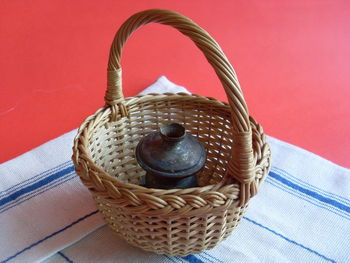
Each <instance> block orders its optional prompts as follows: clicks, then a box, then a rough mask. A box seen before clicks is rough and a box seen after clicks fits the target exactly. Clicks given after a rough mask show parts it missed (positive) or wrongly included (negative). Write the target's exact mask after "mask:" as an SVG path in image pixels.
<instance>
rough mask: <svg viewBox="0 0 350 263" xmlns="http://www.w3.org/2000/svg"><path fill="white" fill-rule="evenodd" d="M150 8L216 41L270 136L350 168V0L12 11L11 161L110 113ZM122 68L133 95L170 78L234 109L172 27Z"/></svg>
mask: <svg viewBox="0 0 350 263" xmlns="http://www.w3.org/2000/svg"><path fill="white" fill-rule="evenodd" d="M149 8H165V9H171V10H174V11H178V12H180V13H182V14H184V15H186V16H188V17H190V18H192V19H193V20H194V21H195V22H197V23H198V24H199V25H200V26H202V27H203V28H204V29H206V30H207V31H208V32H209V33H210V34H211V35H212V36H213V37H214V38H215V39H216V41H217V42H218V43H219V44H220V45H221V47H222V49H223V50H224V52H225V53H226V55H227V57H228V58H229V60H230V61H231V63H232V64H233V66H234V68H235V70H236V72H237V74H238V78H239V80H240V83H241V86H242V89H243V92H244V95H245V99H246V101H247V104H248V106H249V110H250V114H251V115H252V116H254V117H255V119H257V120H258V121H259V122H260V123H261V124H262V125H263V127H264V129H265V132H266V133H267V134H268V135H271V136H274V137H276V138H278V139H281V140H284V141H286V142H289V143H292V144H295V145H297V146H300V147H302V148H304V149H306V150H309V151H311V152H313V153H316V154H318V155H320V156H322V157H324V158H327V159H329V160H331V161H333V162H335V163H337V164H339V165H342V166H345V167H348V168H349V167H350V158H349V156H350V139H349V133H350V118H349V114H350V104H349V102H348V100H349V96H350V88H349V84H350V72H349V68H350V30H349V25H350V2H349V1H346V0H344V1H334V0H323V1H319V0H310V1H301V0H298V1H289V0H288V1H284V0H283V1H277V0H276V1H258V0H256V1H252V0H251V1H243V0H242V1H221V0H217V1H210V0H202V1H168V0H162V1H160V0H149V1H135V0H129V1H114V0H113V1H107V0H106V1H97V0H94V1H68V0H63V1H61V0H60V1H58V0H53V1H46V0H43V1H33V2H31V3H30V4H29V3H28V2H27V1H6V2H2V4H1V8H0V36H1V42H0V72H1V73H0V76H1V88H0V127H1V129H0V145H1V150H0V163H1V162H4V161H6V160H9V159H11V158H14V157H16V156H18V155H20V154H22V153H24V152H26V151H28V150H31V149H32V148H34V147H36V146H39V145H40V144H42V143H44V142H46V141H48V140H50V139H53V138H55V137H57V136H60V135H62V134H63V133H65V132H68V131H70V130H72V129H74V128H77V127H78V126H79V125H80V123H81V122H82V121H83V120H84V119H85V118H86V117H87V116H89V115H91V114H92V113H93V112H95V111H96V110H97V109H98V108H100V107H101V106H103V103H104V102H103V97H104V91H105V86H106V64H107V59H108V52H109V47H110V44H111V41H112V39H113V36H114V34H115V32H116V30H117V29H118V28H119V26H120V25H121V23H122V22H123V21H124V20H125V19H127V18H128V17H129V16H130V15H132V14H133V13H135V12H137V11H141V10H144V9H149ZM122 65H123V84H124V85H123V87H124V94H125V95H126V96H133V95H135V94H137V93H138V92H139V91H141V90H142V89H143V88H145V87H146V86H147V85H149V84H151V83H152V82H153V81H154V80H155V79H156V78H157V77H158V76H160V75H166V76H167V77H168V78H169V79H170V80H171V81H173V82H175V83H177V84H180V85H183V86H185V87H187V88H188V89H189V90H190V91H191V92H193V93H197V94H201V95H205V96H211V97H215V98H218V99H220V100H225V101H226V97H225V93H224V91H223V89H222V87H221V86H220V83H219V81H218V79H217V77H216V75H215V73H214V71H213V70H212V69H211V67H210V65H209V64H208V63H207V61H206V60H205V58H204V56H203V55H202V54H201V53H200V51H199V50H198V49H197V48H196V47H195V46H194V45H193V43H192V42H191V41H190V40H189V39H187V38H186V37H185V36H183V35H181V34H180V33H178V32H176V31H175V30H174V29H172V28H169V27H166V26H162V25H148V26H146V27H144V28H142V29H140V30H139V31H137V33H136V34H134V35H133V36H132V37H131V38H130V39H129V41H128V42H127V45H126V46H125V49H124V52H123V59H122Z"/></svg>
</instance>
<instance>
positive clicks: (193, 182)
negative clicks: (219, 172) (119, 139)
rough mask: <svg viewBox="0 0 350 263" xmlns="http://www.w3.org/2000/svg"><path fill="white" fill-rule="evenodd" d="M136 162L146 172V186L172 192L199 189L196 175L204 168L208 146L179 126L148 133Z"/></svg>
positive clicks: (171, 125) (175, 124) (139, 144)
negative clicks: (179, 189)
mask: <svg viewBox="0 0 350 263" xmlns="http://www.w3.org/2000/svg"><path fill="white" fill-rule="evenodd" d="M136 159H137V162H138V163H139V164H140V166H141V167H142V168H143V169H144V170H146V172H147V173H146V178H145V182H144V185H145V186H146V187H150V188H161V189H172V188H182V189H184V188H189V187H196V186H198V185H197V179H196V176H195V175H196V173H197V172H198V171H199V170H201V169H202V168H203V166H204V163H205V159H206V152H205V148H204V146H203V145H202V144H201V143H200V142H199V141H198V140H197V139H196V138H195V137H193V136H192V135H190V134H187V133H186V131H185V128H184V127H183V126H182V125H180V124H177V123H173V124H170V125H165V126H163V127H161V128H160V131H157V132H153V133H151V134H148V135H147V136H145V137H144V138H142V140H141V141H140V142H139V143H138V145H137V147H136Z"/></svg>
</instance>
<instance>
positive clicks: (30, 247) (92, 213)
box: [1, 210, 98, 263]
mask: <svg viewBox="0 0 350 263" xmlns="http://www.w3.org/2000/svg"><path fill="white" fill-rule="evenodd" d="M97 213H98V210H95V211H93V212H91V213H89V214H87V215H85V216H83V217H81V218H79V219H77V220H75V221H73V222H72V223H70V224H69V225H67V226H65V227H64V228H62V229H60V230H58V231H56V232H53V233H52V234H50V235H48V236H46V237H44V238H43V239H40V240H38V241H37V242H35V243H33V244H31V245H30V246H28V247H26V248H24V249H22V250H20V251H18V252H17V253H16V254H14V255H13V256H11V257H8V258H7V259H5V260H3V261H1V263H5V262H9V261H10V260H12V259H14V258H16V257H17V256H19V255H20V254H22V253H23V252H25V251H27V250H30V249H32V248H33V247H35V246H37V245H39V244H40V243H42V242H44V241H46V240H48V239H49V238H51V237H54V236H55V235H57V234H60V233H62V232H63V231H65V230H67V229H68V228H71V227H72V226H74V225H76V224H78V223H79V222H81V221H83V220H85V219H87V218H89V217H90V216H93V215H94V214H97Z"/></svg>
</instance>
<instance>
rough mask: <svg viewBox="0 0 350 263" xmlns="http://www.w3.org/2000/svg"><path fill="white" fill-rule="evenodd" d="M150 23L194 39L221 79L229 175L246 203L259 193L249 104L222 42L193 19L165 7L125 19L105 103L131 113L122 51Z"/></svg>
mask: <svg viewBox="0 0 350 263" xmlns="http://www.w3.org/2000/svg"><path fill="white" fill-rule="evenodd" d="M149 23H159V24H164V25H169V26H172V27H173V28H176V29H177V30H179V31H180V32H181V33H182V34H184V35H186V36H188V37H189V38H190V39H192V41H193V42H194V43H195V44H196V46H197V47H198V48H199V49H200V50H201V51H202V52H203V54H204V55H205V57H206V58H207V60H208V62H209V63H210V64H211V65H212V67H213V68H214V70H215V72H216V74H217V76H218V78H219V79H220V81H221V83H222V86H223V88H224V89H225V92H226V95H227V98H228V102H229V104H230V108H231V113H232V115H231V116H232V123H233V134H234V138H233V146H232V148H233V152H232V159H231V161H230V162H229V165H228V172H227V173H228V174H227V175H228V176H230V177H231V178H232V177H233V178H235V179H236V180H238V181H239V182H240V183H241V191H240V200H241V204H242V205H243V204H245V203H247V202H248V200H249V199H250V197H251V196H252V195H254V194H255V193H256V188H257V185H256V181H255V171H254V167H255V160H254V156H253V148H252V132H251V127H250V122H249V114H248V108H247V105H246V103H245V100H244V97H243V94H242V91H241V88H240V85H239V82H238V79H237V76H236V73H235V71H234V69H233V67H232V66H231V64H230V62H229V61H228V59H227V58H226V56H225V54H224V53H223V51H222V50H221V48H220V46H219V45H218V43H216V41H215V40H214V39H213V38H212V37H211V36H210V35H209V34H208V33H207V32H206V31H205V30H203V29H202V28H201V27H200V26H198V25H197V24H196V23H194V22H193V21H192V20H190V19H189V18H187V17H185V16H183V15H181V14H179V13H176V12H173V11H169V10H163V9H151V10H146V11H142V12H139V13H136V14H134V15H133V16H131V17H130V18H129V19H128V20H126V21H125V22H124V23H123V25H122V26H121V27H120V29H119V30H118V32H117V34H116V36H115V38H114V41H113V43H112V46H111V50H110V55H109V61H108V71H107V73H108V74H107V78H108V80H107V83H108V85H107V91H106V95H105V102H106V104H107V105H110V106H112V113H113V112H118V109H119V112H120V113H121V115H122V116H126V115H128V112H127V109H126V107H125V105H124V96H123V92H122V80H121V65H120V60H121V52H122V49H123V46H124V44H125V42H126V40H127V39H128V38H129V36H130V35H131V34H132V33H133V32H134V31H135V30H136V29H138V28H139V27H141V26H143V25H146V24H149ZM112 115H114V114H112ZM112 119H113V116H112Z"/></svg>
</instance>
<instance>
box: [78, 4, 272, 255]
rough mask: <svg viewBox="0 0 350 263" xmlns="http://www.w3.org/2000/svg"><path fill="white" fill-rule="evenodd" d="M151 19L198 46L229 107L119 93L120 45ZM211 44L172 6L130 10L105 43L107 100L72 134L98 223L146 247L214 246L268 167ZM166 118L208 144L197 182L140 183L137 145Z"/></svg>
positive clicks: (260, 137)
mask: <svg viewBox="0 0 350 263" xmlns="http://www.w3.org/2000/svg"><path fill="white" fill-rule="evenodd" d="M151 22H158V23H162V24H167V25H171V26H173V27H175V28H177V29H179V30H180V31H181V32H182V33H184V34H185V35H187V36H189V37H190V38H191V39H192V40H193V41H194V42H195V43H196V44H197V46H198V47H199V48H200V49H201V50H202V51H203V53H204V54H205V56H206V57H207V59H208V61H209V62H210V64H212V65H213V67H214V69H215V70H216V73H217V75H218V77H219V78H220V80H221V82H222V83H223V86H224V88H225V90H226V93H227V95H228V99H229V104H227V103H223V102H220V101H218V100H216V99H213V98H206V97H202V96H198V95H190V94H186V93H178V94H172V93H165V94H149V95H140V96H136V97H131V98H124V97H122V92H121V70H120V63H119V59H120V53H121V49H122V47H123V45H124V43H125V41H126V39H127V37H128V36H129V35H130V34H131V33H132V32H133V31H134V30H136V29H137V28H138V27H140V26H141V25H143V24H147V23H151ZM184 28H185V29H186V28H187V29H186V30H185V29H184ZM189 29H191V30H189ZM189 32H190V33H189ZM198 32H199V33H200V35H198V34H199V33H198ZM203 32H204V33H203ZM203 38H205V41H206V42H205V41H204V44H203ZM213 41H214V40H212V38H211V37H210V36H209V35H208V34H207V33H206V32H205V31H204V30H203V29H201V28H200V27H199V26H198V25H196V24H194V23H193V22H192V21H191V20H189V19H188V18H185V17H183V16H182V15H180V14H178V13H175V12H171V11H167V10H147V11H143V12H140V13H138V14H135V15H134V16H132V17H131V18H130V19H129V20H127V21H126V22H125V23H124V24H123V26H122V27H121V29H120V30H119V31H118V33H117V35H116V38H115V40H114V42H113V45H112V48H111V53H110V60H109V68H108V70H109V74H108V84H109V85H108V89H107V93H106V97H105V100H106V106H104V107H103V108H101V109H99V110H98V111H97V112H96V113H95V114H93V115H92V116H90V117H88V118H87V119H86V121H85V122H84V123H83V124H82V125H81V127H80V129H79V131H78V134H77V136H76V137H75V140H74V147H73V157H72V159H73V161H74V164H75V169H76V172H77V174H78V175H79V176H80V178H81V180H82V182H83V183H84V184H85V186H86V187H88V188H89V190H90V192H91V193H92V195H93V198H94V199H95V201H96V204H97V207H98V209H99V211H100V213H101V214H102V215H103V217H104V219H105V221H106V222H107V223H108V225H109V226H110V227H111V228H112V229H113V230H114V231H115V232H116V233H117V234H118V235H120V236H121V237H122V238H124V239H125V240H126V241H127V242H129V243H130V244H132V245H134V246H137V247H140V248H142V249H144V250H147V251H152V252H155V253H159V254H167V255H180V256H184V255H188V254H192V253H199V252H201V251H203V250H206V249H210V248H213V247H214V246H215V245H216V244H218V243H219V242H220V241H222V240H224V239H225V238H226V237H227V236H228V235H230V233H231V232H232V230H233V229H234V228H235V227H236V226H237V224H238V223H239V221H240V220H241V218H242V216H243V214H244V212H245V210H246V207H247V204H248V201H249V199H250V198H251V197H252V196H253V195H255V194H256V192H257V190H258V188H259V186H260V184H261V182H262V181H263V180H264V178H265V176H266V174H267V173H268V170H269V167H270V156H271V152H270V148H269V146H268V144H267V143H266V136H265V135H264V133H263V130H262V128H261V126H260V125H259V124H257V123H256V122H255V121H254V119H253V118H251V117H249V115H248V111H247V110H246V105H245V102H244V99H243V95H242V94H241V91H240V88H239V84H238V81H237V79H236V76H235V74H234V71H233V69H232V70H231V68H232V67H231V68H230V67H229V66H231V65H230V64H229V62H227V59H226V57H225V56H224V55H223V53H222V51H221V49H220V47H219V46H218V45H217V43H216V42H215V41H214V42H213ZM203 45H204V46H203ZM206 46H208V47H209V48H206ZM212 50H214V51H215V54H216V56H213V55H212V54H211V53H210V52H211V51H212ZM214 51H213V52H214ZM218 54H219V55H218ZM213 61H214V62H215V63H214V62H213ZM218 62H219V64H218ZM220 63H224V66H220ZM227 76H229V77H230V78H229V82H228V81H227V78H228V77H227ZM237 101H238V103H237ZM237 109H238V110H237ZM173 122H176V123H179V124H181V125H183V126H184V127H185V129H186V131H188V133H190V134H192V135H193V136H195V137H196V138H197V139H198V140H199V141H200V142H202V143H203V145H204V146H205V148H206V151H207V159H206V163H205V167H204V168H203V169H202V170H201V172H200V173H199V174H198V183H199V185H200V187H194V188H189V189H170V190H163V189H152V188H145V187H143V186H140V184H141V182H142V181H143V177H144V176H145V171H144V170H143V169H141V168H140V166H139V165H138V164H137V161H136V158H135V148H136V146H137V144H138V142H139V141H140V140H141V138H143V137H144V136H145V135H147V134H149V133H151V132H154V131H157V130H159V128H160V127H161V126H162V125H165V124H170V123H173Z"/></svg>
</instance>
